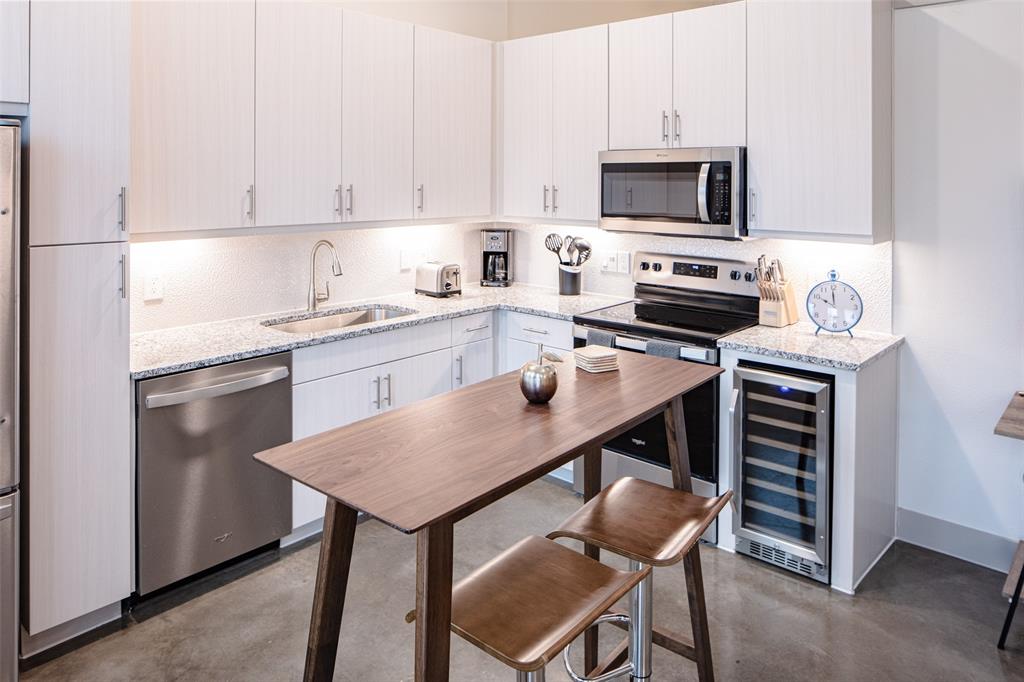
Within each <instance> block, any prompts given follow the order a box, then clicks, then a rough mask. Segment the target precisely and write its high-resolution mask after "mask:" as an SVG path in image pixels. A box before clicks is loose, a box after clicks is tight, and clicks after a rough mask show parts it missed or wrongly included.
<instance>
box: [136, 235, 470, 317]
mask: <svg viewBox="0 0 1024 682" xmlns="http://www.w3.org/2000/svg"><path fill="white" fill-rule="evenodd" d="M481 227H483V226H481V225H438V226H423V225H417V226H410V227H391V228H375V229H363V230H337V231H333V232H299V233H295V234H287V233H286V234H272V235H258V236H248V237H225V238H218V239H186V240H179V241H166V242H140V243H135V244H132V245H131V306H132V309H131V325H132V331H133V332H141V331H151V330H153V329H163V328H166V327H178V326H182V325H187V324H197V323H199V322H209V321H212V320H223V319H228V318H232V317H243V316H247V315H260V314H264V313H273V312H278V311H282V310H291V309H295V308H302V307H305V305H306V292H307V290H308V287H309V252H310V249H311V248H312V246H313V244H315V243H316V241H317V240H318V239H330V240H331V241H333V242H334V245H335V246H336V247H337V249H338V254H339V256H340V259H341V265H342V268H343V269H344V271H345V274H344V275H342V276H341V277H330V276H329V272H330V263H329V259H328V257H327V255H326V254H325V253H322V252H321V254H320V257H319V260H318V265H319V275H318V279H319V280H321V281H322V280H324V279H330V281H331V298H332V301H333V302H338V301H346V300H352V299H357V298H367V297H371V296H382V295H386V294H393V293H400V292H408V291H412V289H413V285H414V277H415V268H413V269H410V270H405V271H401V270H400V269H399V265H400V260H399V253H400V251H402V250H405V251H407V252H409V254H410V255H411V256H412V257H413V258H412V260H413V262H414V263H415V262H418V261H420V260H428V259H431V258H434V259H439V260H446V261H451V262H456V263H462V265H463V278H464V281H472V280H473V279H479V278H480V264H479V263H477V262H476V259H475V258H473V259H467V258H465V255H466V254H467V253H476V252H478V251H479V245H480V236H479V234H480V233H479V230H480V228H481ZM154 276H156V277H159V278H160V279H162V280H163V299H162V300H161V301H154V302H149V303H147V302H145V301H144V300H143V299H144V297H145V284H146V280H147V279H148V278H150V277H154Z"/></svg>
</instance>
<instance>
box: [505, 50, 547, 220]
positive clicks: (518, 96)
mask: <svg viewBox="0 0 1024 682" xmlns="http://www.w3.org/2000/svg"><path fill="white" fill-rule="evenodd" d="M551 46H552V36H550V35H542V36H537V37H534V38H521V39H519V40H510V41H508V42H506V43H504V45H503V46H502V49H503V55H502V62H503V71H504V77H503V79H502V80H503V93H502V102H503V112H502V113H503V116H502V128H503V136H502V151H503V164H502V169H503V171H502V213H503V214H504V215H506V216H519V217H551V215H552V214H551V185H552V183H553V174H552V162H551V158H552V145H551V140H552V91H551V89H552V78H553V72H552V68H551V67H552V62H551V59H552V52H551V50H552V48H551Z"/></svg>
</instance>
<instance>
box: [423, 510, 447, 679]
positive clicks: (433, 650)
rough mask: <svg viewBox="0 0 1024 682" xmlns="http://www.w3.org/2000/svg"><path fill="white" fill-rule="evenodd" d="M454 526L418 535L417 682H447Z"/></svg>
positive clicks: (433, 528)
mask: <svg viewBox="0 0 1024 682" xmlns="http://www.w3.org/2000/svg"><path fill="white" fill-rule="evenodd" d="M453 531H454V529H453V527H452V522H451V521H449V520H444V521H439V522H437V523H435V524H433V525H431V526H428V527H426V528H424V529H423V530H421V531H420V532H419V533H417V534H416V677H415V679H416V682H447V680H448V665H449V655H450V647H451V633H450V628H451V624H452V552H453V542H452V540H453Z"/></svg>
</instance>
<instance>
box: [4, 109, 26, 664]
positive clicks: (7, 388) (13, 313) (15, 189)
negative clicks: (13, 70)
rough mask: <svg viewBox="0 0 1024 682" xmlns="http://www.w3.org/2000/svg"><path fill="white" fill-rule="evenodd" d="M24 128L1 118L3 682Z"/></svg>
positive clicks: (14, 532)
mask: <svg viewBox="0 0 1024 682" xmlns="http://www.w3.org/2000/svg"><path fill="white" fill-rule="evenodd" d="M20 166H21V127H20V125H19V123H18V122H17V121H12V120H6V119H0V681H3V682H7V680H15V679H17V677H18V622H19V617H18V483H19V478H18V414H17V409H18V231H19V230H18V228H19V225H20V221H19V217H20V216H19V213H20V212H19V210H18V206H19V203H20V200H21V194H20V187H19V179H20V177H19V176H20Z"/></svg>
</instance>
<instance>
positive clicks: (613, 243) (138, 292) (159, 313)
mask: <svg viewBox="0 0 1024 682" xmlns="http://www.w3.org/2000/svg"><path fill="white" fill-rule="evenodd" d="M484 227H486V225H431V226H422V225H418V226H409V227H394V228H373V229H361V230H351V229H350V230H336V231H332V232H297V233H294V234H271V235H258V236H246V237H226V238H217V239H189V240H179V241H167V242H141V243H135V244H132V247H131V301H132V321H131V324H132V331H136V332H138V331H150V330H153V329H163V328H166V327H177V326H181V325H187V324H196V323H199V322H209V321H213V320H222V319H227V318H231V317H244V316H247V315H261V314H269V313H274V312H278V311H282V310H291V309H295V308H302V307H304V306H305V305H306V292H307V289H308V287H309V252H310V249H311V248H312V246H313V244H314V243H316V241H317V240H318V239H330V240H331V241H332V242H334V244H335V246H336V247H337V248H338V254H339V256H340V258H341V265H342V267H343V268H344V270H345V274H344V275H343V276H341V277H332V276H331V275H330V269H329V267H330V266H329V262H328V261H329V259H328V258H327V257H326V255H325V254H321V255H320V259H319V261H318V263H319V273H318V276H317V279H318V280H320V281H322V280H324V279H329V280H330V283H331V302H332V303H337V302H341V301H346V300H352V299H357V298H367V297H372V296H382V295H386V294H392V293H400V292H406V291H410V290H412V288H413V286H414V278H415V267H413V268H410V269H407V270H401V269H400V264H401V252H402V251H405V252H406V254H407V260H408V261H409V262H410V263H412V264H413V266H415V263H417V262H419V261H420V260H426V259H428V258H433V259H437V260H444V261H451V262H455V263H460V264H462V269H463V279H464V281H466V282H472V281H475V280H478V279H479V278H480V263H479V253H480V237H479V231H480V229H481V228H484ZM502 227H506V226H505V225H502ZM511 227H513V228H514V229H515V230H516V244H515V248H516V256H515V269H514V275H515V278H516V280H517V281H520V282H528V283H530V284H537V285H541V286H550V287H554V286H556V285H557V282H558V270H557V267H556V261H555V256H554V254H552V253H550V252H549V251H547V249H545V248H544V236H545V235H547V234H548V233H549V232H558V233H559V234H562V235H565V234H573V235H577V236H584V237H586V238H587V239H588V240H589V241H590V242H591V244H592V245H593V246H594V254H593V257H592V258H591V260H590V261H589V262H588V263H587V264H586V265H585V266H584V273H583V289H584V290H585V291H590V292H595V293H604V294H611V295H616V296H623V297H629V296H631V295H632V293H633V285H632V281H631V279H630V276H629V275H625V274H618V273H608V272H601V262H602V261H603V260H604V257H605V254H607V253H608V252H609V251H629V252H631V253H635V252H637V251H660V252H665V253H673V254H679V255H692V256H708V257H716V258H734V259H739V260H748V261H753V260H756V259H757V256H759V255H760V254H762V253H764V254H766V255H767V256H768V257H769V258H781V259H782V261H783V263H784V265H785V266H786V272H787V274H788V275H789V277H790V278H791V279H792V280H793V281H794V284H795V286H796V290H797V297H798V299H799V301H798V302H799V304H800V310H801V316H802V317H806V314H805V313H804V312H803V304H804V297H805V296H806V295H807V290H808V288H809V287H810V285H811V284H813V283H815V282H818V281H820V280H823V279H826V278H827V272H828V270H829V269H831V268H835V269H836V270H837V271H838V272H839V275H840V276H841V277H842V278H843V279H844V280H846V281H847V282H849V283H850V284H852V285H853V286H854V287H855V288H856V289H857V290H858V291H859V292H860V294H861V296H862V297H863V298H864V306H865V311H864V319H863V320H862V322H861V328H863V329H869V330H873V331H883V332H888V331H890V330H891V328H892V246H891V244H888V243H887V244H880V245H877V246H860V245H853V244H831V243H824V242H804V241H792V240H779V239H755V240H749V241H745V242H728V241H721V240H711V239H686V238H679V237H658V236H652V235H632V234H619V233H612V232H604V231H602V230H599V229H597V228H594V227H567V226H564V225H563V226H557V227H552V226H545V225H514V226H511ZM152 277H157V278H159V279H160V280H162V285H163V298H162V300H159V301H152V302H146V301H145V300H144V294H145V285H146V280H147V279H149V278H152Z"/></svg>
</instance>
